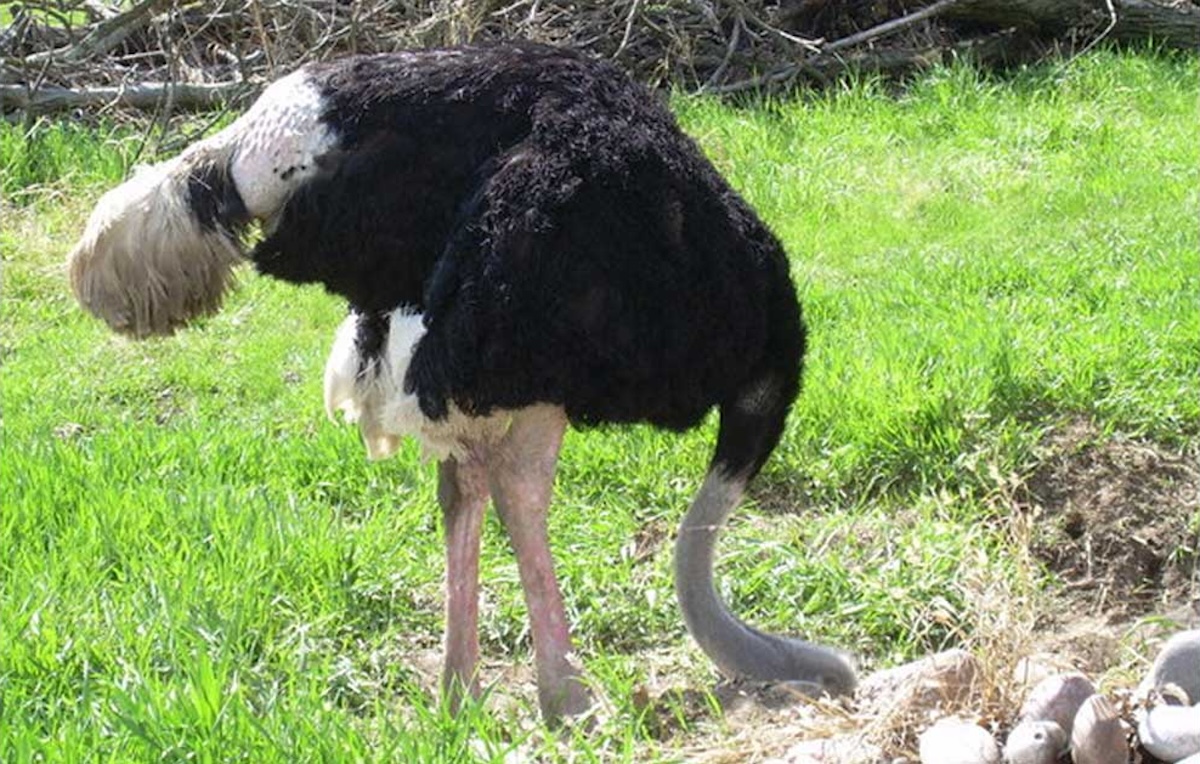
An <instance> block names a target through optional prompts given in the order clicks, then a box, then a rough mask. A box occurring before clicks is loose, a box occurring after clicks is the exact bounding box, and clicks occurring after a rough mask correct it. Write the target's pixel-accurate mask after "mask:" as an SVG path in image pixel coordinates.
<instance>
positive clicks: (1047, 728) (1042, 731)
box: [1004, 719, 1067, 764]
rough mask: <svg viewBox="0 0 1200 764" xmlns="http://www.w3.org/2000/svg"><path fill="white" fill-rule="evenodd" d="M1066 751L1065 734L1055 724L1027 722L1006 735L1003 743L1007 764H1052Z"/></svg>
mask: <svg viewBox="0 0 1200 764" xmlns="http://www.w3.org/2000/svg"><path fill="white" fill-rule="evenodd" d="M1066 749H1067V733H1065V732H1063V728H1062V727H1060V726H1059V725H1058V723H1057V722H1051V721H1035V720H1032V719H1031V720H1028V721H1024V722H1021V723H1020V724H1018V725H1017V726H1016V727H1014V728H1013V730H1012V732H1010V733H1008V739H1007V740H1006V741H1005V742H1004V761H1005V762H1007V764H1054V762H1056V761H1058V757H1059V755H1060V754H1062V752H1063V751H1065V750H1066Z"/></svg>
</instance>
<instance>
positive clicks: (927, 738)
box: [917, 719, 1000, 764]
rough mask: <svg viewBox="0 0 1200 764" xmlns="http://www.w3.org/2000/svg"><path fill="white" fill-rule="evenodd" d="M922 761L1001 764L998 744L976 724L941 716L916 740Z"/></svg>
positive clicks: (954, 763)
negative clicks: (941, 717)
mask: <svg viewBox="0 0 1200 764" xmlns="http://www.w3.org/2000/svg"><path fill="white" fill-rule="evenodd" d="M917 745H918V751H919V752H920V756H921V764H1000V747H999V746H997V745H996V741H995V740H994V739H993V738H992V736H991V734H990V733H989V732H988V731H987V730H985V729H984V728H983V727H980V726H979V725H978V724H972V723H970V722H965V721H962V720H961V719H941V720H939V721H938V722H937V723H936V724H934V725H933V726H932V727H930V728H929V729H927V730H925V731H924V732H922V733H921V736H920V738H918V740H917Z"/></svg>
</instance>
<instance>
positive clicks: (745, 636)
mask: <svg viewBox="0 0 1200 764" xmlns="http://www.w3.org/2000/svg"><path fill="white" fill-rule="evenodd" d="M746 483H747V480H746V479H745V478H738V477H730V476H727V475H725V474H723V473H722V471H721V470H720V469H719V468H714V469H712V470H710V471H709V473H708V475H707V476H706V477H705V479H704V484H703V485H702V486H701V487H700V492H699V493H698V494H697V495H696V498H695V500H694V501H693V502H692V506H691V508H689V509H688V512H687V515H686V516H685V517H684V519H683V525H682V526H681V527H680V529H679V537H678V539H677V540H676V542H675V593H676V595H677V596H678V598H679V605H680V608H681V609H682V610H683V618H684V621H685V622H686V623H687V627H688V631H689V632H691V634H692V637H693V638H694V639H695V640H696V642H697V643H698V644H699V645H700V648H701V649H702V650H704V652H705V654H707V655H708V656H709V657H710V658H711V659H712V660H713V661H714V662H715V663H716V664H717V666H718V667H719V668H720V669H721V671H722V673H724V674H726V675H729V676H731V677H743V678H747V679H754V680H760V681H791V682H797V683H800V684H802V685H813V687H811V688H808V689H811V690H813V691H815V692H817V693H819V692H828V693H830V694H834V695H838V694H844V693H849V692H852V691H853V690H854V685H855V678H854V669H853V667H852V666H851V664H850V661H849V660H848V659H847V658H846V657H845V656H844V655H842V654H841V653H839V652H837V651H835V650H831V649H829V648H826V647H822V646H820V645H815V644H812V643H810V642H805V641H804V640H800V639H790V638H787V637H779V636H775V635H773V634H767V633H765V632H762V631H759V630H758V629H755V628H753V627H751V626H747V625H746V624H744V623H742V622H741V621H740V620H738V619H737V617H735V616H734V615H733V614H732V613H730V612H729V609H728V608H727V607H726V606H725V603H724V602H722V601H721V598H720V596H719V595H718V594H717V591H716V587H715V585H714V581H713V562H714V553H715V549H716V543H717V535H718V533H719V532H720V530H721V528H722V526H724V524H725V520H726V519H727V518H728V517H729V513H730V512H732V511H733V509H734V507H736V506H737V504H738V502H739V501H740V500H741V498H742V494H743V492H744V491H745V487H746Z"/></svg>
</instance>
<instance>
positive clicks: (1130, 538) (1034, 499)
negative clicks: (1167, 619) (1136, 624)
mask: <svg viewBox="0 0 1200 764" xmlns="http://www.w3.org/2000/svg"><path fill="white" fill-rule="evenodd" d="M1047 449H1048V455H1047V458H1046V459H1045V461H1044V462H1043V464H1042V466H1041V467H1040V468H1039V469H1038V470H1037V471H1036V472H1035V473H1034V474H1033V475H1032V476H1031V478H1030V480H1029V481H1028V483H1027V484H1026V489H1027V491H1028V493H1029V497H1028V499H1029V504H1030V506H1031V507H1033V511H1034V512H1035V521H1034V523H1033V527H1034V534H1033V538H1032V540H1031V547H1032V551H1033V553H1034V555H1035V556H1036V557H1037V558H1038V559H1039V560H1041V561H1042V562H1044V563H1045V564H1046V565H1047V567H1048V568H1049V570H1050V571H1052V572H1053V573H1055V574H1056V575H1058V576H1059V577H1060V578H1061V580H1062V587H1061V589H1060V590H1059V592H1058V593H1057V594H1056V595H1055V602H1054V605H1055V608H1054V609H1055V611H1056V612H1055V615H1054V616H1053V617H1052V621H1055V622H1058V623H1059V624H1064V623H1068V622H1070V621H1075V620H1097V619H1098V620H1100V621H1102V622H1103V623H1105V624H1107V625H1109V626H1119V625H1121V624H1128V623H1129V622H1131V621H1135V620H1137V619H1139V618H1143V617H1145V616H1148V615H1152V614H1164V613H1170V612H1173V611H1177V610H1180V609H1187V608H1188V607H1189V606H1190V605H1192V604H1193V603H1194V602H1195V601H1196V599H1197V597H1200V580H1198V575H1200V569H1198V563H1200V557H1198V549H1200V468H1198V466H1197V459H1196V456H1195V455H1194V454H1188V453H1186V452H1181V451H1173V450H1171V449H1168V448H1165V447H1163V446H1159V445H1156V444H1153V443H1147V442H1142V441H1136V440H1131V439H1124V438H1119V437H1118V438H1112V437H1104V436H1103V435H1102V434H1101V433H1100V432H1099V431H1098V430H1097V429H1096V428H1095V427H1094V426H1093V425H1092V424H1090V423H1086V422H1076V423H1073V424H1071V425H1069V426H1068V427H1065V428H1062V429H1061V430H1059V431H1057V432H1056V433H1054V434H1053V435H1051V436H1050V437H1049V439H1048V441H1047ZM1047 625H1048V626H1051V627H1053V625H1054V624H1053V623H1051V624H1047Z"/></svg>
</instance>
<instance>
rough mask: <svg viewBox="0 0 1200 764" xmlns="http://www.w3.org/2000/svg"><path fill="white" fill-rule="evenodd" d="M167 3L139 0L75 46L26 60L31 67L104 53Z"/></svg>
mask: <svg viewBox="0 0 1200 764" xmlns="http://www.w3.org/2000/svg"><path fill="white" fill-rule="evenodd" d="M166 3H167V0H142V2H140V3H138V4H137V5H135V6H133V7H132V8H130V9H129V10H127V11H125V12H124V13H122V14H120V15H117V16H113V17H111V18H108V19H105V20H104V21H101V22H100V23H99V24H97V25H96V26H95V27H94V28H93V29H92V31H90V32H88V34H87V35H86V36H85V37H84V38H83V39H82V40H80V41H79V42H78V43H75V44H74V45H70V46H67V47H64V48H56V49H54V50H47V51H42V52H41V53H34V54H32V55H30V56H28V57H26V59H25V60H26V62H27V63H30V64H39V63H42V62H43V61H50V60H56V61H61V62H66V63H75V62H79V61H83V60H86V59H88V58H91V57H93V56H98V55H101V54H104V53H107V52H108V51H110V50H112V49H113V48H115V47H116V46H118V45H120V44H121V42H122V41H123V40H124V39H125V38H126V37H128V36H129V35H130V33H132V32H133V30H134V29H135V28H136V27H138V26H139V25H141V24H142V23H143V22H144V21H145V19H146V18H147V17H148V16H149V15H150V14H151V13H152V12H154V11H156V10H157V9H158V7H159V6H162V5H166Z"/></svg>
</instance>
